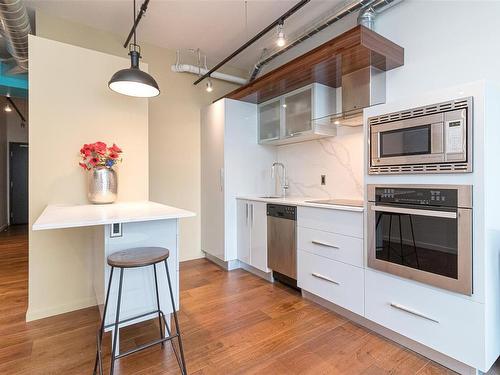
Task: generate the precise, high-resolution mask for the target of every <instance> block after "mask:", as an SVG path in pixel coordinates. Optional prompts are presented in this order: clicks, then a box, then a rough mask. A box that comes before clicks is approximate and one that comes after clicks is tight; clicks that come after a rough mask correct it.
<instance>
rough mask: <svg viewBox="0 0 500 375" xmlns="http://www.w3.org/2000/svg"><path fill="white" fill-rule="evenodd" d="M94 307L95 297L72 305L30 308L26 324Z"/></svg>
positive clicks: (27, 312)
mask: <svg viewBox="0 0 500 375" xmlns="http://www.w3.org/2000/svg"><path fill="white" fill-rule="evenodd" d="M92 306H96V300H95V297H91V298H86V299H82V300H78V301H75V302H72V303H68V304H64V305H58V306H53V307H49V308H45V309H33V308H29V307H28V311H26V322H32V321H34V320H39V319H43V318H49V317H51V316H54V315H60V314H65V313H68V312H71V311H75V310H81V309H85V308H88V307H92Z"/></svg>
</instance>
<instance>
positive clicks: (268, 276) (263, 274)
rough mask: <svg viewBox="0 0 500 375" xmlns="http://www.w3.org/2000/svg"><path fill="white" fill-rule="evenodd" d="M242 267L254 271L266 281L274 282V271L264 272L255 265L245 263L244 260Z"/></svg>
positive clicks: (241, 263)
mask: <svg viewBox="0 0 500 375" xmlns="http://www.w3.org/2000/svg"><path fill="white" fill-rule="evenodd" d="M240 267H241V268H243V269H244V270H245V271H248V272H250V273H253V274H254V275H256V276H259V277H260V278H262V279H264V280H266V281H269V282H270V283H272V282H274V279H273V273H272V272H263V271H261V270H259V269H257V268H255V267H252V266H251V265H249V264H246V263H243V262H240Z"/></svg>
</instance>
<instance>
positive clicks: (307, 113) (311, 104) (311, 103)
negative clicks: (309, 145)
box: [258, 83, 336, 145]
mask: <svg viewBox="0 0 500 375" xmlns="http://www.w3.org/2000/svg"><path fill="white" fill-rule="evenodd" d="M335 108H336V89H335V88H332V87H328V86H325V85H322V84H320V83H312V84H310V85H307V86H304V87H301V88H299V89H297V90H294V91H291V92H289V93H287V94H284V95H282V96H280V97H277V98H274V99H271V100H269V101H267V102H264V103H261V104H259V134H258V142H259V143H261V144H269V145H282V144H288V143H296V142H304V141H308V140H312V139H318V138H322V137H331V136H334V135H336V127H335V126H333V125H331V126H325V125H320V124H319V123H318V124H316V123H315V121H313V120H314V119H317V118H322V117H325V116H328V115H330V114H332V113H334V112H335Z"/></svg>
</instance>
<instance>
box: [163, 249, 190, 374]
mask: <svg viewBox="0 0 500 375" xmlns="http://www.w3.org/2000/svg"><path fill="white" fill-rule="evenodd" d="M165 270H166V271H167V281H168V290H169V292H170V301H171V302H172V310H173V314H174V322H175V330H176V331H177V340H179V351H180V353H181V360H182V361H181V362H182V368H181V371H182V373H183V374H184V375H187V370H186V360H185V359H184V349H183V348H182V339H181V331H180V329H179V320H178V319H177V311H176V310H175V301H174V293H173V291H172V283H171V282H170V272H169V271H168V263H167V260H166V259H165Z"/></svg>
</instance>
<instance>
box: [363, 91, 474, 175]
mask: <svg viewBox="0 0 500 375" xmlns="http://www.w3.org/2000/svg"><path fill="white" fill-rule="evenodd" d="M368 125H369V131H370V136H369V139H370V161H369V163H370V165H369V168H368V171H369V173H370V174H388V173H398V174H402V173H453V172H472V97H469V98H464V99H457V100H452V101H449V102H444V103H439V104H433V105H429V106H425V107H419V108H413V109H409V110H406V111H401V112H394V113H389V114H384V115H381V116H376V117H371V118H369V119H368Z"/></svg>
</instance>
